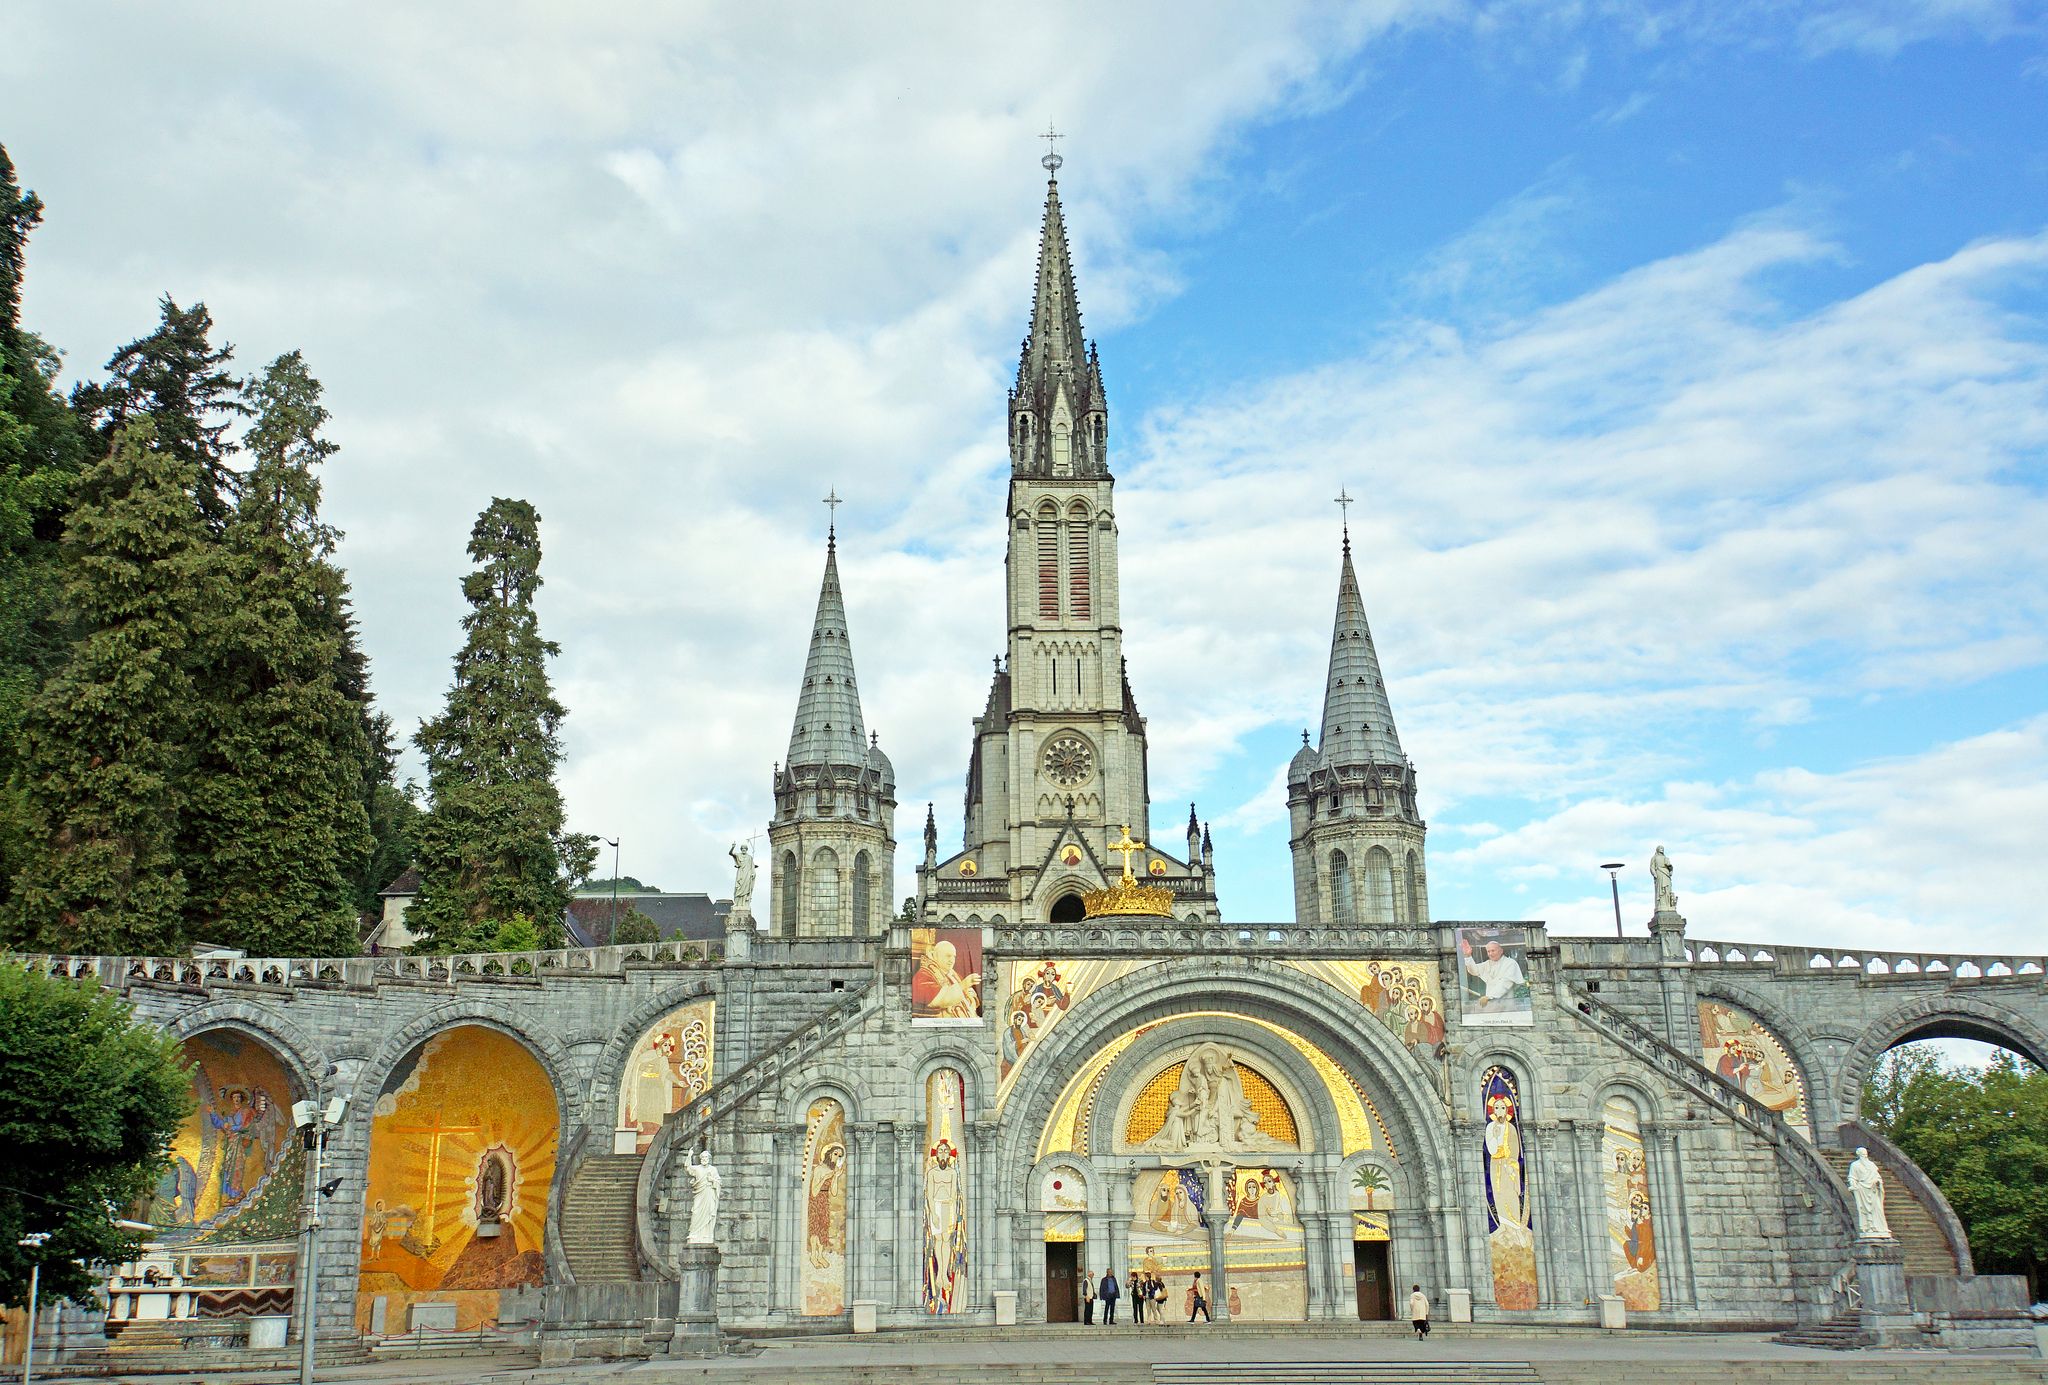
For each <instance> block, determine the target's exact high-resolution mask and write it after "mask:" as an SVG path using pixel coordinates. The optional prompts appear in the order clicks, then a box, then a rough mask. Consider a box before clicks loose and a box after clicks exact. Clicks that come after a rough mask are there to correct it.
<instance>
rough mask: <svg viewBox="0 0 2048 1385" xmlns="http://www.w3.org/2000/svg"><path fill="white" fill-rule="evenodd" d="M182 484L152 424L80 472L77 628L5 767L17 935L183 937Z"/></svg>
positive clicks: (133, 941) (111, 939)
mask: <svg viewBox="0 0 2048 1385" xmlns="http://www.w3.org/2000/svg"><path fill="white" fill-rule="evenodd" d="M191 485H192V468H191V466H190V464H189V463H187V462H185V461H183V460H182V459H180V458H179V457H178V456H177V455H176V454H175V453H173V452H171V451H168V450H166V449H163V448H159V447H157V446H156V430H155V427H154V426H153V425H152V424H151V423H150V422H149V421H148V420H147V419H143V420H138V421H137V422H135V423H133V424H131V425H130V426H129V427H128V428H126V429H124V430H122V431H121V432H120V433H119V434H117V435H116V436H115V438H114V446H113V449H112V450H111V451H110V452H109V453H108V454H107V456H106V457H105V458H103V459H102V460H101V461H99V462H98V463H97V464H95V465H94V466H93V467H92V469H91V470H89V471H88V472H87V473H86V474H85V476H84V478H83V479H82V481H81V482H80V486H79V499H78V505H77V507H76V508H75V509H74V510H73V511H72V514H71V520H70V523H69V525H68V526H67V528H66V530H65V538H64V542H65V546H66V550H67V557H68V567H69V572H68V577H67V581H66V586H65V599H66V606H67V610H68V614H69V616H70V617H71V619H72V620H74V621H75V622H76V625H77V628H78V631H79V638H78V641H77V643H75V644H74V645H73V646H72V647H71V650H70V654H69V657H68V658H67V659H66V661H65V663H64V665H63V666H62V667H61V668H60V669H59V670H58V671H57V672H56V673H55V674H53V675H52V676H51V677H50V679H49V680H48V681H47V682H46V683H45V684H44V685H43V687H42V689H41V690H40V691H39V692H38V693H37V694H36V696H35V698H34V699H33V701H31V703H30V704H29V707H28V712H27V716H26V717H25V719H24V723H23V726H22V730H21V735H20V755H19V758H18V759H17V761H16V764H15V767H14V773H13V776H12V786H13V789H14V792H15V794H16V795H17V797H18V800H19V802H20V803H21V805H22V807H23V809H24V810H25V822H24V832H23V835H24V838H25V840H24V842H23V850H22V856H21V859H20V861H19V862H18V864H17V867H16V870H15V875H14V893H13V897H12V898H11V899H9V900H8V902H7V907H6V912H5V916H4V921H5V926H6V932H7V934H8V936H9V938H10V940H11V941H12V942H13V943H14V944H15V945H16V946H20V947H28V948H38V949H50V950H53V951H66V952H97V953H117V954H118V953H162V952H169V951H174V950H176V949H177V948H178V947H179V946H180V945H181V943H182V941H183V938H182V924H181V917H182V911H183V908H184V903H185V879H184V876H183V874H182V873H181V872H180V871H179V869H178V858H177V850H176V844H177V822H178V813H179V806H180V803H179V799H180V786H181V785H182V783H183V782H184V776H185V772H186V769H187V762H186V753H185V747H186V746H187V745H188V744H189V736H190V724H189V723H190V717H191V705H192V682H191V678H190V677H189V675H188V673H187V659H188V657H189V630H190V622H191V619H192V611H193V610H194V609H195V607H196V606H197V604H198V599H199V594H200V590H201V584H200V574H199V571H198V569H199V566H200V558H201V555H202V550H203V546H204V543H205V535H204V533H203V532H202V530H201V528H200V524H199V517H198V515H197V514H195V513H194V511H193V509H192V502H191Z"/></svg>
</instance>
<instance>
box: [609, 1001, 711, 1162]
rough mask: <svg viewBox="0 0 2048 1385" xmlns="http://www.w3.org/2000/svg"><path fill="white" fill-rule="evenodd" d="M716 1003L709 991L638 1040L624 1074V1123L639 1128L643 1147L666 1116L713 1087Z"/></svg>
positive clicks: (639, 1145) (621, 1105)
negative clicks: (713, 1040)
mask: <svg viewBox="0 0 2048 1385" xmlns="http://www.w3.org/2000/svg"><path fill="white" fill-rule="evenodd" d="M716 1003H717V1002H716V1001H714V1000H712V999H711V998H710V997H706V998H705V999H703V1000H693V1001H691V1002H690V1003H689V1004H688V1005H683V1006H679V1007H678V1008H676V1009H674V1010H671V1011H669V1013H668V1014H666V1015H663V1016H662V1017H661V1018H660V1019H658V1020H656V1021H655V1022H654V1024H653V1025H652V1026H651V1027H649V1029H648V1031H647V1032H646V1033H645V1034H643V1035H641V1036H640V1042H639V1043H637V1044H635V1045H634V1046H633V1053H632V1056H631V1057H630V1058H628V1059H627V1060H626V1071H625V1075H624V1076H623V1077H622V1078H620V1080H619V1128H620V1129H622V1130H623V1129H628V1128H630V1129H632V1130H633V1131H634V1132H635V1135H636V1139H635V1141H634V1148H635V1149H636V1150H637V1151H638V1152H639V1153H641V1154H645V1153H646V1152H647V1149H648V1146H650V1145H652V1144H653V1143H654V1137H655V1134H656V1133H657V1132H659V1131H660V1129H661V1123H662V1122H663V1121H665V1120H667V1119H668V1118H669V1116H670V1115H671V1114H673V1113H674V1112H677V1111H680V1110H682V1109H683V1108H684V1107H685V1106H687V1105H689V1104H690V1103H691V1102H692V1101H695V1100H696V1099H697V1098H698V1097H699V1096H702V1095H703V1094H704V1092H705V1090H706V1089H707V1088H708V1087H710V1085H711V1062H712V1058H711V1055H712V1053H713V1048H712V1039H713V1023H714V1020H715V1009H714V1007H715V1005H716Z"/></svg>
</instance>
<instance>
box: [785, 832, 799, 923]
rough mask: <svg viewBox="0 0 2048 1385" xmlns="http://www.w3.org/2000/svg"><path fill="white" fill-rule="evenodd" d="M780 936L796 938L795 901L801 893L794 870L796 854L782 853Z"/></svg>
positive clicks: (790, 852)
mask: <svg viewBox="0 0 2048 1385" xmlns="http://www.w3.org/2000/svg"><path fill="white" fill-rule="evenodd" d="M781 883H782V936H783V937H785V938H794V937H795V936H796V913H797V899H798V895H799V894H800V893H801V890H800V883H801V882H800V881H799V879H798V876H797V869H796V853H795V852H794V851H785V852H783V853H782V882H781Z"/></svg>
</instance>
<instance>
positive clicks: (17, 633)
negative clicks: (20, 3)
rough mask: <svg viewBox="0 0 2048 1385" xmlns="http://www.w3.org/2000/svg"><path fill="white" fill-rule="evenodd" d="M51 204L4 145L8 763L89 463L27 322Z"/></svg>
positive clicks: (13, 834)
mask: <svg viewBox="0 0 2048 1385" xmlns="http://www.w3.org/2000/svg"><path fill="white" fill-rule="evenodd" d="M42 212H43V204H42V201H41V200H40V199H39V198H37V197H36V195H35V194H34V193H32V192H24V191H23V190H22V188H21V184H20V183H19V182H18V181H17V180H16V178H15V174H14V163H13V161H12V160H11V159H9V158H8V155H7V150H6V148H5V147H4V146H0V764H6V763H11V762H12V760H13V759H14V757H15V755H16V754H17V746H16V734H17V732H18V731H19V729H20V726H21V719H22V716H23V714H24V712H25V711H26V709H27V706H28V701H29V699H30V698H31V697H33V696H34V695H35V691H36V689H37V688H39V687H40V686H42V683H43V680H44V679H46V678H48V677H49V676H50V672H51V670H53V669H54V668H55V667H56V666H57V664H58V663H59V662H61V661H62V659H63V657H64V651H65V649H66V648H67V647H68V645H69V643H70V632H69V630H68V628H67V626H66V625H65V622H64V620H63V618H62V615H61V612H60V598H61V596H62V586H63V581H62V577H63V561H62V555H61V549H62V540H63V537H64V512H65V510H66V509H67V508H68V507H69V505H70V503H71V494H72V490H73V487H74V486H75V485H76V483H77V479H78V474H79V471H80V470H81V468H82V467H83V465H84V459H85V447H84V437H83V434H82V433H81V431H80V429H79V427H78V425H77V422H76V420H75V418H74V417H73V415H72V413H71V410H70V407H69V406H68V405H66V404H65V402H64V400H63V398H62V396H60V395H59V394H58V393H57V392H56V390H55V389H54V388H53V384H54V381H55V380H56V378H57V364H58V363H57V354H56V353H55V352H54V351H52V350H51V349H50V348H49V347H48V346H46V345H45V344H44V343H43V341H42V340H41V339H40V338H38V337H37V336H36V335H35V334H34V333H33V332H30V331H28V330H27V329H26V328H24V327H23V326H22V325H21V287H22V279H23V274H24V272H25V268H26V265H27V258H28V238H29V233H30V232H31V231H33V230H34V229H35V227H36V224H37V222H39V221H40V220H41V219H42ZM23 818H24V809H23V807H22V805H21V803H20V802H19V801H18V800H17V799H16V798H15V797H14V796H13V795H11V794H9V793H7V792H6V791H5V790H4V789H0V901H5V899H6V898H7V894H8V889H9V885H8V882H9V881H10V880H11V879H12V877H13V873H14V866H15V865H16V864H17V861H18V857H19V855H20V852H21V850H22V847H23V841H22V832H23V826H24V823H23Z"/></svg>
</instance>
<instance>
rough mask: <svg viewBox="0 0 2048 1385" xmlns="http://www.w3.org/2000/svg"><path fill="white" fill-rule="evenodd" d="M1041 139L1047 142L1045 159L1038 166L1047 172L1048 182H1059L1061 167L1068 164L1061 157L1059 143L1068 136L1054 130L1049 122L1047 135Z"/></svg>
mask: <svg viewBox="0 0 2048 1385" xmlns="http://www.w3.org/2000/svg"><path fill="white" fill-rule="evenodd" d="M1039 138H1040V139H1042V140H1044V141H1045V157H1044V158H1042V159H1040V160H1039V161H1038V166H1039V167H1040V168H1042V169H1044V170H1045V173H1046V181H1047V182H1049V183H1051V182H1057V181H1058V180H1059V176H1060V165H1061V164H1064V163H1065V162H1066V160H1065V159H1063V158H1061V157H1060V151H1059V141H1061V140H1063V139H1065V138H1066V136H1065V135H1063V134H1061V133H1060V132H1059V131H1058V130H1056V129H1054V128H1053V127H1052V123H1051V122H1050V121H1048V122H1047V123H1046V127H1045V133H1044V134H1042V135H1040V136H1039Z"/></svg>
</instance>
